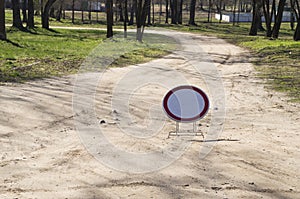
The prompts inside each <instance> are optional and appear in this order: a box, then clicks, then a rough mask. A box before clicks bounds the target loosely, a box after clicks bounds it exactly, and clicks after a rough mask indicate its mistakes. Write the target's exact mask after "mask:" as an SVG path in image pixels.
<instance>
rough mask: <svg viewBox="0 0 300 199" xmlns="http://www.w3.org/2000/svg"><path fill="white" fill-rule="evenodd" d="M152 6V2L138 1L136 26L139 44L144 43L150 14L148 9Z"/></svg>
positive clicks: (148, 0) (146, 0)
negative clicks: (145, 29)
mask: <svg viewBox="0 0 300 199" xmlns="http://www.w3.org/2000/svg"><path fill="white" fill-rule="evenodd" d="M149 6H150V0H144V1H143V0H138V6H137V10H136V13H137V18H136V26H137V34H136V39H137V41H139V42H142V41H143V34H144V28H145V24H146V19H147V15H148V14H149V13H148V7H149Z"/></svg>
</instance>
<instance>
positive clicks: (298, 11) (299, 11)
mask: <svg viewBox="0 0 300 199" xmlns="http://www.w3.org/2000/svg"><path fill="white" fill-rule="evenodd" d="M294 1H295V6H294V13H295V16H296V19H297V26H296V29H295V33H294V40H295V41H300V3H299V0H294Z"/></svg>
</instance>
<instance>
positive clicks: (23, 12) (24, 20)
mask: <svg viewBox="0 0 300 199" xmlns="http://www.w3.org/2000/svg"><path fill="white" fill-rule="evenodd" d="M22 3H23V4H22V15H23V22H27V9H26V8H27V0H23V2H22Z"/></svg>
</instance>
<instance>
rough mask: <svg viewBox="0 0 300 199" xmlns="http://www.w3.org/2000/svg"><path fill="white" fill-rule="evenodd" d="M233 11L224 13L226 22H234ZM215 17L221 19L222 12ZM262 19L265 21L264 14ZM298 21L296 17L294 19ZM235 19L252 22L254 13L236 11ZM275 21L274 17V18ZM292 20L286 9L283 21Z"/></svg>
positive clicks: (223, 18)
mask: <svg viewBox="0 0 300 199" xmlns="http://www.w3.org/2000/svg"><path fill="white" fill-rule="evenodd" d="M233 16H234V14H233V13H226V14H222V21H225V22H233ZM215 18H216V19H218V20H220V14H215ZM261 19H262V21H263V22H264V21H265V18H264V16H262V18H261ZM294 20H295V21H296V18H295V19H294ZM235 21H238V22H251V21H252V13H244V12H243V13H240V14H238V13H236V14H235ZM273 21H274V18H273ZM290 21H291V12H290V11H284V12H283V16H282V22H290Z"/></svg>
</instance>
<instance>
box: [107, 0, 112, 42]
mask: <svg viewBox="0 0 300 199" xmlns="http://www.w3.org/2000/svg"><path fill="white" fill-rule="evenodd" d="M105 7H106V21H107V32H106V37H107V38H110V37H112V36H113V23H114V13H113V0H106V1H105Z"/></svg>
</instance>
